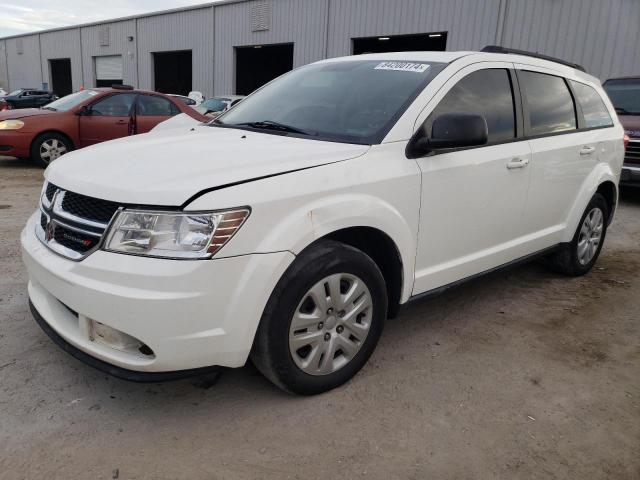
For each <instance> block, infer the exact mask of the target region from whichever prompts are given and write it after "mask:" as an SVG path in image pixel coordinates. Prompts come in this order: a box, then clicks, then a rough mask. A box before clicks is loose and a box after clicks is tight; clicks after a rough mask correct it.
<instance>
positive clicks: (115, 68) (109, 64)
mask: <svg viewBox="0 0 640 480" xmlns="http://www.w3.org/2000/svg"><path fill="white" fill-rule="evenodd" d="M114 83H122V56H121V55H110V56H106V57H96V86H97V87H103V86H109V85H112V84H114Z"/></svg>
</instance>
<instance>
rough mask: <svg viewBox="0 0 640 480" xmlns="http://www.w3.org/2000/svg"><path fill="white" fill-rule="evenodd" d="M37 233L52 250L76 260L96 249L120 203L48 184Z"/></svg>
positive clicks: (41, 204) (41, 205)
mask: <svg viewBox="0 0 640 480" xmlns="http://www.w3.org/2000/svg"><path fill="white" fill-rule="evenodd" d="M44 197H46V201H45V199H43V201H42V202H40V209H41V214H40V222H39V223H38V225H37V227H36V235H37V236H38V238H39V239H40V240H41V241H42V243H44V244H45V245H46V246H48V247H49V248H50V249H51V250H53V251H55V252H56V253H59V254H60V255H63V256H65V257H67V258H71V259H73V260H81V259H83V258H84V257H86V256H87V255H89V254H90V253H91V252H93V251H94V250H95V249H96V248H97V247H98V245H99V244H100V242H101V240H102V236H103V235H104V233H105V231H106V229H107V226H108V224H109V222H110V221H111V218H112V217H113V216H114V214H115V213H116V211H117V210H118V209H119V208H120V205H119V204H118V203H115V202H111V201H108V200H101V199H99V198H93V197H89V196H86V195H81V194H79V193H75V192H69V191H67V190H63V189H61V188H59V187H57V186H55V185H53V184H51V183H49V184H47V186H46V188H45V191H44Z"/></svg>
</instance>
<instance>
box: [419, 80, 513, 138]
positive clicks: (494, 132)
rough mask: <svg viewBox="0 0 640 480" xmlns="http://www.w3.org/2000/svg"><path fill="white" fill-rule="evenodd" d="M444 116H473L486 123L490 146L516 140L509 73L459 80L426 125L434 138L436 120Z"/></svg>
mask: <svg viewBox="0 0 640 480" xmlns="http://www.w3.org/2000/svg"><path fill="white" fill-rule="evenodd" d="M445 113H473V114H477V115H482V116H484V118H485V119H486V120H487V127H488V129H489V143H494V142H502V141H505V140H511V139H512V138H515V136H516V119H515V109H514V106H513V93H512V89H511V81H510V79H509V73H508V72H507V70H504V69H488V70H478V71H477V72H473V73H470V74H469V75H467V76H466V77H464V78H463V79H462V80H460V81H459V82H458V83H457V84H456V85H455V86H454V87H453V88H452V89H451V90H449V92H447V94H446V95H445V96H444V98H443V99H442V100H441V101H440V103H439V104H438V106H437V107H436V108H435V109H434V110H433V112H431V114H430V115H429V118H427V120H426V122H425V129H426V131H427V132H428V133H429V135H431V128H432V126H433V121H434V120H435V118H436V117H438V116H440V115H442V114H445Z"/></svg>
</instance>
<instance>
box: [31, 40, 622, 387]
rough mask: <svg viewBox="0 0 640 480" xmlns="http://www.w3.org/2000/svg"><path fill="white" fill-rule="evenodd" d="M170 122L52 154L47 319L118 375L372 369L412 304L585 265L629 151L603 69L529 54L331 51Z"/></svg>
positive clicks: (321, 377) (38, 313) (43, 316)
mask: <svg viewBox="0 0 640 480" xmlns="http://www.w3.org/2000/svg"><path fill="white" fill-rule="evenodd" d="M162 133H163V134H162V135H160V134H157V133H155V134H154V133H152V134H147V135H137V136H135V137H129V138H126V139H122V140H115V141H111V142H106V143H103V144H99V145H96V146H92V147H89V148H84V149H82V150H78V151H74V152H71V153H68V154H67V155H64V157H62V158H61V159H59V160H56V161H55V162H53V163H52V164H51V165H50V166H49V167H48V169H47V170H46V172H45V177H46V181H45V184H44V187H43V190H42V196H41V203H40V206H39V208H38V210H37V211H36V212H35V213H34V214H33V216H32V217H31V218H30V219H29V221H28V223H27V225H26V228H25V229H24V231H23V232H22V236H21V241H22V249H23V257H24V262H25V264H26V266H27V269H28V273H29V284H28V292H29V298H30V302H31V308H32V312H33V315H34V317H35V318H36V320H37V321H38V322H39V324H40V325H41V326H42V328H43V329H44V330H45V331H46V332H47V333H48V334H49V335H50V336H51V337H52V338H53V339H54V340H55V341H56V342H57V343H59V344H60V345H62V346H63V347H64V349H65V350H66V351H67V352H70V353H71V354H72V355H74V356H75V357H77V358H79V359H81V360H83V361H85V362H87V363H89V364H91V365H93V366H95V367H97V368H99V369H101V370H103V371H105V372H109V373H110V374H113V375H116V376H119V377H122V378H128V379H133V380H150V381H157V380H162V379H170V378H176V377H179V376H184V375H188V374H195V373H200V372H204V371H207V370H208V369H210V368H213V367H216V366H223V367H241V366H243V365H244V364H245V363H246V362H247V360H248V358H249V357H250V356H251V358H252V359H253V361H254V363H255V364H256V365H257V367H258V368H259V369H260V371H261V372H263V373H264V375H266V377H267V378H269V379H270V380H271V381H272V382H273V383H275V384H276V385H278V386H280V387H282V388H284V389H286V390H288V391H290V392H295V393H299V394H314V393H318V392H323V391H326V390H329V389H331V388H334V387H336V386H338V385H340V384H342V383H344V382H346V381H347V380H348V379H350V378H351V377H352V376H353V375H355V374H356V372H358V370H360V369H361V368H362V367H363V366H364V364H365V363H366V362H367V359H368V358H369V356H370V355H371V353H372V352H373V350H374V348H375V346H376V343H377V342H378V339H379V338H380V333H381V331H382V328H383V324H384V322H385V319H386V318H388V317H393V316H395V315H396V313H397V312H398V308H399V307H400V306H401V305H404V304H407V303H408V302H410V301H412V300H416V299H419V298H422V297H424V296H426V295H429V294H432V293H434V292H439V291H442V290H443V289H444V288H446V287H449V286H452V285H456V284H458V283H460V282H461V281H463V280H466V279H469V278H474V277H476V276H478V275H480V274H482V273H485V272H489V271H493V270H495V269H497V268H499V267H502V266H505V265H511V264H513V263H514V262H519V261H522V260H526V259H531V258H534V257H536V256H540V255H544V256H546V257H547V259H548V263H549V264H550V265H551V266H552V267H553V268H555V269H556V270H558V271H560V272H562V273H564V274H566V275H582V274H584V273H586V272H588V271H589V270H590V269H591V267H592V266H593V264H594V262H595V261H596V259H597V257H598V254H599V252H600V249H601V248H602V245H603V241H604V238H605V233H606V230H607V226H608V225H609V224H610V222H611V219H612V217H613V214H614V211H615V209H616V204H617V199H618V181H619V176H620V170H621V166H622V159H623V154H624V145H623V135H624V133H623V129H622V127H621V125H620V124H619V122H618V120H617V117H616V114H615V110H614V108H613V106H612V105H611V103H610V101H609V100H608V99H607V96H606V95H605V94H604V92H603V90H602V88H601V86H600V82H599V81H598V80H597V79H596V78H594V77H592V76H591V75H588V74H586V73H584V72H583V71H580V70H579V69H577V68H573V67H571V66H567V65H563V64H561V63H558V62H553V61H549V60H544V59H540V58H536V57H534V56H526V55H518V54H513V53H482V52H409V53H386V54H372V55H361V56H354V57H345V58H338V59H330V60H323V61H320V62H317V63H314V64H311V65H308V66H305V67H302V68H299V69H296V70H294V71H292V72H289V73H287V74H285V75H284V76H282V77H280V78H279V79H277V80H275V81H273V82H271V83H269V84H268V85H267V86H265V87H263V88H262V89H260V90H258V91H257V92H255V93H254V94H252V95H251V96H249V97H247V98H246V99H245V100H243V101H242V102H241V103H240V104H239V105H237V106H236V107H234V108H233V109H232V110H230V111H228V112H226V113H225V114H224V115H222V116H221V117H219V118H218V119H217V120H216V121H214V122H210V123H209V124H201V125H197V126H185V127H183V128H178V129H170V130H165V131H164V132H162ZM399 321H401V320H399ZM425 361H427V359H425Z"/></svg>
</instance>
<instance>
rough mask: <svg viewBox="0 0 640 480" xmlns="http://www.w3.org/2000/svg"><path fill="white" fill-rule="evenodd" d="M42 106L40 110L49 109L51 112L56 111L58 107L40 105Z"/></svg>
mask: <svg viewBox="0 0 640 480" xmlns="http://www.w3.org/2000/svg"><path fill="white" fill-rule="evenodd" d="M40 108H42V110H51V111H52V112H57V111H58V109H57V108H53V107H40Z"/></svg>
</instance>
